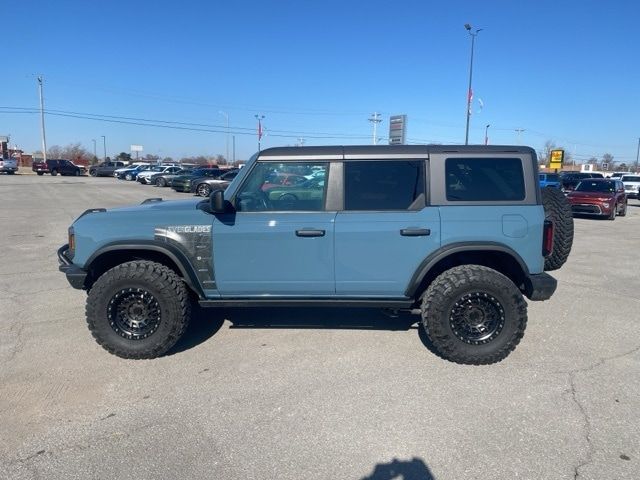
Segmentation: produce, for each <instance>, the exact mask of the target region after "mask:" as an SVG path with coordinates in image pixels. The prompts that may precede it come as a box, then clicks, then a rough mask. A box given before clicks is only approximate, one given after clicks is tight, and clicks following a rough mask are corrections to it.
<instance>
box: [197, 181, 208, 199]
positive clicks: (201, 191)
mask: <svg viewBox="0 0 640 480" xmlns="http://www.w3.org/2000/svg"><path fill="white" fill-rule="evenodd" d="M196 193H197V194H198V195H200V196H201V197H208V196H209V195H211V187H210V186H209V185H207V184H206V183H201V184H200V185H198V186H197V187H196Z"/></svg>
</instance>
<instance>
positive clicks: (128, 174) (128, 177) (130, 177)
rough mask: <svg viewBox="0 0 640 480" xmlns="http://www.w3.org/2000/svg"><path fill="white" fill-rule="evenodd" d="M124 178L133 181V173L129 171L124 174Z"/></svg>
mask: <svg viewBox="0 0 640 480" xmlns="http://www.w3.org/2000/svg"><path fill="white" fill-rule="evenodd" d="M124 179H125V180H128V181H131V180H133V175H131V174H130V173H127V174H126V175H125V176H124Z"/></svg>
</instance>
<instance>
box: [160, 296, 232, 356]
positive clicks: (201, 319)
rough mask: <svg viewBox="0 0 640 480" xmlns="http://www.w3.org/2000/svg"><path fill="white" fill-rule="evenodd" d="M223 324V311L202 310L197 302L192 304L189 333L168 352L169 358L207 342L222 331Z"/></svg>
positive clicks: (185, 333)
mask: <svg viewBox="0 0 640 480" xmlns="http://www.w3.org/2000/svg"><path fill="white" fill-rule="evenodd" d="M223 323H224V313H223V311H222V309H216V308H202V307H200V306H199V305H198V304H197V303H196V302H192V306H191V321H190V322H189V326H188V327H187V331H186V332H184V335H182V337H181V338H180V340H178V342H177V343H176V344H175V345H174V346H173V347H172V348H171V350H169V351H168V352H167V356H171V355H175V354H176V353H180V352H184V351H185V350H189V349H191V348H194V347H196V346H198V345H200V344H201V343H204V342H206V341H207V340H208V339H209V338H211V337H213V336H214V335H215V334H216V333H217V332H218V330H220V328H221V327H222V324H223Z"/></svg>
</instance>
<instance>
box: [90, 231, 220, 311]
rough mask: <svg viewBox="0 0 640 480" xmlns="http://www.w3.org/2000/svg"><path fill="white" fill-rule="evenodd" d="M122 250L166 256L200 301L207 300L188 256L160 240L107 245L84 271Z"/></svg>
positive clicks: (116, 242)
mask: <svg viewBox="0 0 640 480" xmlns="http://www.w3.org/2000/svg"><path fill="white" fill-rule="evenodd" d="M122 250H127V251H132V250H133V251H140V252H144V251H147V252H155V253H161V254H163V255H165V256H166V257H167V258H169V259H170V260H171V261H172V262H173V263H175V264H176V266H177V267H178V269H179V270H180V274H181V276H182V278H183V280H184V282H185V283H186V284H187V285H188V286H189V288H191V289H192V290H193V291H194V292H195V293H196V294H197V295H198V296H199V297H200V299H204V298H205V295H204V291H203V288H202V285H201V284H200V281H199V280H198V276H197V275H196V270H195V268H194V266H193V265H192V263H191V261H190V260H189V258H188V257H187V255H186V254H185V253H184V252H183V251H181V250H180V249H179V248H178V247H176V246H175V245H172V244H169V243H164V242H161V241H158V240H126V241H115V242H110V243H107V244H106V245H103V246H102V247H100V248H99V249H98V250H96V251H95V252H93V254H92V255H91V256H90V257H89V259H88V260H87V261H86V262H85V264H84V267H83V269H84V270H86V271H89V270H90V269H91V265H93V263H94V262H95V261H96V260H98V259H99V258H100V257H101V256H102V255H104V254H106V253H109V252H117V251H122ZM212 286H213V285H212ZM214 288H215V287H214Z"/></svg>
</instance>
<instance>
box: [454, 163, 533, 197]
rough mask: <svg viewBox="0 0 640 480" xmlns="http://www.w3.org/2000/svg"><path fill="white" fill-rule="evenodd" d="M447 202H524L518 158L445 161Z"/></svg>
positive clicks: (522, 179) (522, 176) (522, 178)
mask: <svg viewBox="0 0 640 480" xmlns="http://www.w3.org/2000/svg"><path fill="white" fill-rule="evenodd" d="M445 172H446V179H447V180H446V181H447V200H449V201H453V202H456V201H462V202H496V201H518V200H524V198H525V188H524V173H523V170H522V162H521V160H520V159H519V158H447V159H446V160H445Z"/></svg>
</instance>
